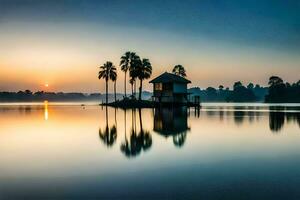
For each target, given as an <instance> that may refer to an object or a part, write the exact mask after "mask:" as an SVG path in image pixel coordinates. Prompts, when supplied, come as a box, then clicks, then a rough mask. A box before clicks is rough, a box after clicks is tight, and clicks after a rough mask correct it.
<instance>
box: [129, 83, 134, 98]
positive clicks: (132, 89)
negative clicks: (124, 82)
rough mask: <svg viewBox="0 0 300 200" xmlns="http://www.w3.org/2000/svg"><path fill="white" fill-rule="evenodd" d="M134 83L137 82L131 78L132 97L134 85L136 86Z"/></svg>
mask: <svg viewBox="0 0 300 200" xmlns="http://www.w3.org/2000/svg"><path fill="white" fill-rule="evenodd" d="M134 82H135V80H134V79H133V78H131V79H130V80H129V83H130V85H131V96H132V97H133V85H134Z"/></svg>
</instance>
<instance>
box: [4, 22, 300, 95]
mask: <svg viewBox="0 0 300 200" xmlns="http://www.w3.org/2000/svg"><path fill="white" fill-rule="evenodd" d="M2 27H3V29H2V30H1V32H0V42H1V44H3V45H1V47H0V72H1V73H0V80H1V81H0V90H7V91H18V90H25V89H30V90H32V91H38V90H43V89H44V88H45V87H46V88H48V87H47V86H46V84H48V86H49V82H50V83H55V84H51V91H63V92H87V93H90V92H104V91H105V90H104V88H105V84H104V81H103V80H98V79H97V73H98V66H100V65H101V64H103V63H104V62H105V61H107V60H110V61H112V62H113V63H114V64H115V66H116V67H117V69H118V82H117V90H118V91H117V92H124V91H123V88H124V86H123V84H124V73H123V72H121V70H120V69H119V62H120V57H121V56H122V54H123V53H125V52H126V51H128V50H130V51H134V52H137V53H138V54H139V55H140V56H141V57H143V58H149V59H150V61H151V63H152V66H153V74H152V77H151V78H150V79H149V80H146V81H144V89H145V90H148V91H151V89H152V87H151V85H150V84H148V81H150V80H151V79H152V78H154V77H155V76H157V75H159V74H160V73H163V72H165V71H169V72H170V71H171V70H172V67H173V66H174V65H176V64H182V65H183V66H184V67H185V68H186V71H187V75H188V79H190V80H191V81H192V84H190V85H189V86H190V87H192V86H199V87H200V88H206V87H208V86H213V87H218V85H220V84H222V85H224V86H225V87H232V85H233V83H234V82H235V81H239V80H241V81H242V82H243V84H248V83H249V82H253V83H258V84H261V85H267V81H268V78H269V77H270V76H271V75H278V76H280V77H282V78H283V79H284V80H285V81H288V82H295V81H297V79H299V76H298V74H299V63H300V58H299V57H297V52H294V53H290V52H285V51H282V50H278V49H274V50H273V49H263V48H256V47H250V46H245V45H243V46H241V45H238V44H232V43H228V42H224V41H219V40H213V39H208V38H206V37H204V36H202V35H199V37H185V36H183V35H180V34H178V33H169V32H166V31H161V30H157V29H151V30H150V29H145V28H139V27H136V28H132V27H131V29H126V31H127V33H128V34H127V35H126V38H125V39H124V34H123V31H124V30H123V28H124V27H122V26H118V25H107V24H100V25H99V24H93V23H87V22H86V23H79V22H78V23H62V24H52V23H45V24H42V23H36V22H16V21H12V22H9V23H8V22H7V23H4V24H2ZM37 27H38V28H39V29H37ZM24 31H25V32H24ZM21 33H22V34H21ZM24 34H25V35H26V37H23V35H24ZM45 80H47V81H49V82H47V83H45V82H44V81H45ZM43 82H44V85H43V86H41V85H40V83H43ZM109 87H110V91H112V90H111V89H112V84H111V83H110V85H109ZM127 91H128V92H130V87H127Z"/></svg>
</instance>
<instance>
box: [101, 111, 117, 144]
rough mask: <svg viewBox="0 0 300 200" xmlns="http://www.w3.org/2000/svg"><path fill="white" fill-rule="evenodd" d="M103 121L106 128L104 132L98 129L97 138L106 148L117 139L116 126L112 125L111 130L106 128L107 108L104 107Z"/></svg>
mask: <svg viewBox="0 0 300 200" xmlns="http://www.w3.org/2000/svg"><path fill="white" fill-rule="evenodd" d="M105 115H106V116H105V121H106V126H105V129H104V131H102V130H101V129H99V137H100V139H101V140H102V141H103V143H104V144H105V145H107V146H108V147H110V146H112V145H113V144H114V143H115V141H116V139H117V127H116V125H113V126H112V127H111V128H109V126H108V112H107V106H106V107H105Z"/></svg>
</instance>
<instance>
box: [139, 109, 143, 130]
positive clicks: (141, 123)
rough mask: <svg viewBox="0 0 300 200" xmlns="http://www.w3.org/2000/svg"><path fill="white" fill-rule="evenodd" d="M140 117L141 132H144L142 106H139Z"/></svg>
mask: <svg viewBox="0 0 300 200" xmlns="http://www.w3.org/2000/svg"><path fill="white" fill-rule="evenodd" d="M139 118H140V129H141V133H143V132H144V130H143V122H142V110H141V108H139Z"/></svg>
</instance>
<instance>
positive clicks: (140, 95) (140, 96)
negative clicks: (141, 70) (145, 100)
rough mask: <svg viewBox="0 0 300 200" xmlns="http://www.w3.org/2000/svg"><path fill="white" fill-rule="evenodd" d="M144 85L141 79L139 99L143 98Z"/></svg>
mask: <svg viewBox="0 0 300 200" xmlns="http://www.w3.org/2000/svg"><path fill="white" fill-rule="evenodd" d="M142 85H143V80H142V79H140V88H139V90H140V91H139V100H140V101H141V100H142Z"/></svg>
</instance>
